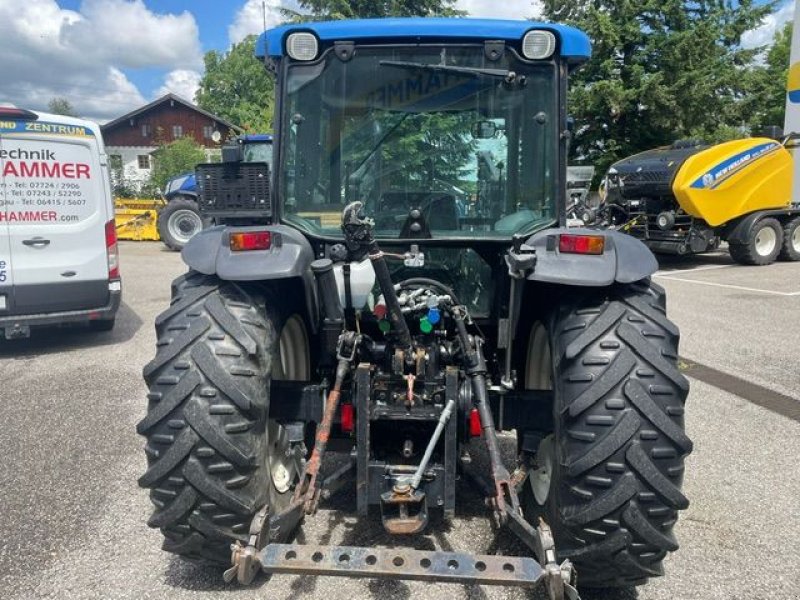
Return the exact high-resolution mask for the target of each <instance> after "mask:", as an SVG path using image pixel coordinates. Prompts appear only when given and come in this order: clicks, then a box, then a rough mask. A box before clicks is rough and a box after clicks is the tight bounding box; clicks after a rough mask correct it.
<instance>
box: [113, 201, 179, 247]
mask: <svg viewBox="0 0 800 600" xmlns="http://www.w3.org/2000/svg"><path fill="white" fill-rule="evenodd" d="M165 205H166V201H165V200H162V199H155V200H152V199H142V198H117V199H116V200H115V201H114V221H115V223H116V227H117V239H120V240H134V241H137V242H141V241H156V242H157V241H159V240H160V239H161V237H160V236H159V235H158V227H157V225H156V222H157V220H158V211H160V210H161V209H162V208H163V207H164V206H165Z"/></svg>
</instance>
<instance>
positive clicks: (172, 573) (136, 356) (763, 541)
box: [0, 243, 800, 600]
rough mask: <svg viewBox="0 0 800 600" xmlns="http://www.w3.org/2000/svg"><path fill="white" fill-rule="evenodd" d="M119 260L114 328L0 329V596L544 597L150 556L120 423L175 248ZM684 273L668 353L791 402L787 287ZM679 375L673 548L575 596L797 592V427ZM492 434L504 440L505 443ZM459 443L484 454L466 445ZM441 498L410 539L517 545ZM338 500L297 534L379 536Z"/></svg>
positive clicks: (657, 599)
mask: <svg viewBox="0 0 800 600" xmlns="http://www.w3.org/2000/svg"><path fill="white" fill-rule="evenodd" d="M122 260H123V274H124V277H125V289H124V298H125V304H124V306H123V309H122V311H121V312H120V315H119V322H118V327H117V328H116V329H115V330H114V331H113V332H111V333H107V334H97V333H92V332H88V331H85V330H63V331H61V330H48V331H41V332H35V335H34V338H33V339H31V340H29V341H24V342H15V343H13V344H10V343H3V342H0V381H2V383H3V394H2V397H3V401H4V406H5V408H6V410H5V427H3V428H2V429H0V453H1V454H2V455H3V456H4V457H5V460H4V461H3V462H2V463H0V481H2V485H1V486H0V506H2V510H0V531H3V532H4V533H5V535H4V536H3V539H2V541H1V542H0V597H1V598H4V599H6V598H9V599H13V600H27V599H29V598H58V599H72V598H87V599H88V598H104V599H106V598H108V599H112V598H113V599H116V598H120V599H121V598H131V599H145V598H153V599H161V598H164V599H166V598H169V599H173V598H174V599H180V598H202V599H205V598H215V599H218V598H223V597H224V598H229V599H231V600H244V599H249V598H264V597H267V596H268V597H270V598H274V599H282V598H287V599H288V598H294V597H297V596H301V595H302V596H307V597H312V598H324V599H325V600H336V599H340V598H341V599H350V598H355V597H359V598H361V597H376V598H381V599H382V600H384V599H389V598H398V599H405V598H439V597H454V598H455V597H464V598H483V597H486V598H517V597H519V598H522V597H526V598H542V597H543V596H541V595H540V594H536V593H524V592H522V591H520V590H512V589H507V588H490V587H477V586H461V585H433V584H424V583H411V582H409V583H405V582H378V581H372V580H360V581H357V580H343V579H334V578H327V577H324V578H313V577H294V576H275V577H273V578H272V579H271V580H269V581H267V580H266V579H260V580H259V581H257V582H256V584H255V585H254V586H252V587H250V588H239V587H235V586H226V585H224V584H222V583H221V579H220V577H219V573H218V572H214V571H208V570H204V569H201V568H198V567H196V566H193V565H189V564H186V563H184V562H183V561H181V560H179V559H176V558H174V557H171V556H170V555H167V554H165V553H163V552H161V551H160V549H159V546H160V541H161V539H160V537H161V536H160V534H159V533H158V532H157V531H152V530H149V529H148V528H147V527H146V525H145V521H146V519H147V516H148V515H149V513H150V504H149V501H148V500H147V497H146V494H145V493H144V491H142V490H140V489H139V488H138V487H137V486H136V478H137V477H138V476H139V475H140V474H141V473H142V472H143V470H144V453H143V451H142V446H143V441H142V439H141V438H139V437H137V435H136V434H135V431H134V425H135V423H136V422H137V421H138V420H139V419H140V418H141V416H142V415H143V414H144V407H145V401H144V394H145V390H144V386H143V384H142V381H141V367H142V365H144V364H145V363H146V362H147V361H148V360H149V359H150V358H151V356H152V353H153V350H154V334H153V331H152V325H151V324H152V322H153V319H154V317H155V315H156V313H158V312H159V311H160V310H162V309H163V308H164V307H165V306H166V305H167V303H168V296H169V282H170V281H171V279H172V278H173V277H174V276H176V275H178V274H179V273H181V272H182V271H183V269H182V266H181V264H180V260H179V257H178V255H176V254H172V253H168V252H165V251H163V250H162V249H161V246H160V245H158V244H132V243H127V244H123V246H122ZM711 264H713V261H712V263H711ZM695 266H696V265H695ZM701 266H702V265H701ZM690 267H691V265H690ZM786 267H787V265H777V266H775V267H769V268H766V269H759V270H758V271H757V275H758V276H759V277H762V278H763V281H762V280H760V282H759V285H758V286H755V287H758V288H765V289H766V288H768V286H769V285H773V286H777V285H778V284H780V285H783V286H784V287H786V285H788V284H791V283H792V282H794V283H795V284H797V282H800V277H798V276H799V275H800V265H788V267H790V269H787V268H786ZM676 268H679V267H676ZM771 269H775V270H781V272H780V275H777V274H776V273H775V272H773V271H771ZM748 270H749V269H748ZM720 272H721V273H724V272H725V271H724V270H720ZM701 273H703V272H701V271H698V272H695V273H693V274H678V275H675V274H673V275H672V276H671V277H672V279H670V277H662V278H661V280H662V283H663V284H664V285H666V286H667V287H668V290H669V302H670V310H671V314H672V316H673V318H675V319H676V320H677V321H678V323H679V325H680V326H681V328H682V330H683V333H684V339H685V340H686V342H685V344H684V347H683V350H684V352H683V354H684V355H686V356H688V357H689V358H691V359H692V360H696V361H698V362H702V363H704V364H708V365H711V366H714V367H716V368H719V369H723V370H726V371H729V372H731V373H735V374H737V375H738V376H740V377H745V378H748V379H752V380H753V381H759V382H760V383H762V384H763V385H767V386H768V387H771V388H773V389H776V390H779V391H783V392H784V393H788V394H791V395H793V396H794V397H797V398H800V382H798V378H797V374H796V373H797V371H796V364H797V358H796V353H795V354H794V355H791V353H790V352H786V351H784V348H786V347H787V346H783V345H782V342H784V341H786V342H787V343H788V342H789V341H790V340H796V335H794V334H796V333H797V327H796V326H795V324H794V323H792V327H787V326H786V322H784V324H781V323H780V322H777V321H779V320H780V318H781V316H782V315H784V316H786V317H787V318H788V317H790V316H791V313H794V314H795V315H796V314H797V308H798V305H800V296H778V295H775V296H774V298H772V297H770V299H769V300H768V301H766V302H762V301H763V298H762V297H763V296H769V295H768V294H763V293H755V292H746V291H742V290H734V289H733V288H725V287H716V286H706V285H699V284H694V283H686V282H684V281H676V280H675V279H674V278H675V277H680V278H681V279H690V278H693V277H694V278H697V277H701ZM711 273H712V271H709V273H708V274H709V275H710V274H711ZM718 275H719V274H717V273H715V274H714V276H715V277H718ZM733 275H735V276H736V277H744V273H743V272H739V273H732V276H733ZM773 279H775V280H776V281H775V282H773V281H772V280H773ZM713 281H715V282H722V283H725V282H728V281H731V279H719V278H718V279H714V280H713ZM736 281H738V280H736ZM787 282H788V284H787ZM725 284H726V285H727V283H725ZM734 285H741V286H745V287H746V284H742V283H734ZM750 285H752V282H751V283H750ZM796 287H797V288H798V290H800V284H797V285H796ZM769 289H778V290H779V289H783V288H779V287H773V288H769ZM784 291H788V288H786V290H784ZM698 292H699V293H698ZM737 294H738V295H739V296H737ZM784 303H785V304H784ZM711 308H714V310H713V311H712V312H711V313H709V314H706V313H705V311H708V310H710V309H711ZM701 313H703V317H702V318H698V314H701ZM788 322H790V321H788ZM765 328H766V329H765ZM788 347H789V348H792V350H794V348H795V347H796V342H795V343H794V344H791V345H790V346H788ZM743 349H749V350H748V352H744V351H743ZM793 365H795V366H794V367H793ZM792 371H793V372H792ZM692 383H693V387H692V391H691V394H690V397H689V404H688V407H687V414H686V419H687V428H688V431H689V434H690V436H691V437H692V438H693V439H694V441H695V451H694V453H693V454H692V456H691V457H690V459H689V461H688V464H687V474H686V481H685V489H686V493H687V495H688V496H689V498H690V499H691V501H692V505H691V506H690V508H689V510H688V511H686V513H684V514H683V517H682V519H681V520H680V521H679V523H678V526H677V535H678V538H679V541H680V542H681V549H680V550H679V551H678V552H677V553H675V554H673V555H672V556H671V557H670V558H669V559H668V561H667V564H666V570H667V574H666V576H665V577H664V578H661V579H659V580H655V581H653V582H651V583H650V584H649V585H647V586H646V587H644V588H639V589H638V590H621V591H616V592H613V593H597V592H588V591H587V592H585V593H584V595H583V598H584V600H587V599H588V600H618V599H619V600H628V599H633V598H638V599H639V600H661V599H664V600H676V599H677V600H694V599H697V600H709V599H710V598H714V599H715V600H717V599H719V600H725V599H728V600H734V599H736V600H767V599H770V600H772V599H775V598H781V599H784V598H785V599H793V598H800V581H799V577H798V573H800V541H798V540H800V502H798V501H797V498H798V497H800V478H798V477H797V472H798V471H797V463H796V461H797V458H796V457H797V456H800V423H797V422H794V421H790V420H788V419H785V418H783V417H781V416H778V415H775V414H773V413H771V412H769V411H766V410H764V409H762V408H759V407H757V406H754V405H752V404H750V403H749V402H747V401H745V400H743V399H741V398H738V397H737V396H733V395H730V394H727V393H724V392H721V391H719V390H717V389H715V388H712V387H709V386H707V385H705V384H702V383H700V382H694V381H693V382H692ZM767 433H768V434H767ZM765 434H767V435H765ZM502 441H503V445H504V448H505V449H506V450H507V451H511V449H512V443H513V442H512V439H511V438H504V439H503V440H502ZM474 456H475V459H476V460H478V461H481V460H485V456H484V455H483V454H482V453H481V452H478V451H476V452H475V453H474ZM458 497H459V499H460V501H461V507H462V509H461V511H460V513H459V515H458V518H457V519H456V521H455V522H454V524H453V525H452V526H451V527H450V528H449V529H447V530H446V531H443V532H441V533H432V534H430V535H427V536H424V537H421V538H419V539H418V540H417V542H416V544H415V547H417V548H420V549H434V548H436V549H442V550H450V549H465V550H468V551H473V552H489V553H491V552H493V551H495V550H500V551H504V552H509V553H515V552H521V551H522V549H521V548H520V547H519V546H518V545H517V543H516V542H515V541H514V540H513V539H512V538H511V537H510V536H508V535H503V534H501V535H500V536H495V534H494V533H493V532H492V530H491V528H490V527H489V524H488V521H487V519H486V518H484V516H483V511H482V510H480V509H479V508H475V509H472V508H469V505H470V504H472V505H475V504H477V502H472V503H471V502H470V498H475V496H474V494H472V492H471V490H469V489H468V488H467V487H466V486H463V487H462V489H460V490H459V494H458ZM353 505H354V501H353V498H352V497H351V496H348V495H347V494H343V495H339V496H336V497H334V498H333V499H331V500H330V501H328V502H327V503H324V504H323V507H322V509H321V510H320V512H319V513H318V515H317V516H316V517H315V518H313V519H311V520H309V521H308V522H307V523H306V525H305V526H304V528H303V531H302V533H301V534H300V536H299V538H298V541H300V542H307V543H326V544H328V543H331V544H341V543H344V544H353V545H374V544H378V545H387V546H388V545H391V543H392V541H391V540H390V538H389V537H388V536H386V535H384V533H383V531H382V529H381V527H380V524H379V523H378V522H377V521H371V522H366V523H363V522H358V520H357V519H356V518H355V517H354V516H353V514H352V512H351V511H352V510H353V508H354V506H353ZM465 506H466V507H467V508H464V507H465ZM756 517H757V518H756Z"/></svg>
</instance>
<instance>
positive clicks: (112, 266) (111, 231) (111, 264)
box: [106, 219, 119, 279]
mask: <svg viewBox="0 0 800 600" xmlns="http://www.w3.org/2000/svg"><path fill="white" fill-rule="evenodd" d="M106 254H107V255H108V278H109V279H119V248H118V247H117V224H116V223H115V222H114V220H113V219H112V220H111V221H109V222H108V223H106Z"/></svg>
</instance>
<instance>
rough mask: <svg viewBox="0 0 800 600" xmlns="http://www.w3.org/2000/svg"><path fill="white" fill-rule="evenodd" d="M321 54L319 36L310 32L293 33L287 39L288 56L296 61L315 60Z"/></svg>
mask: <svg viewBox="0 0 800 600" xmlns="http://www.w3.org/2000/svg"><path fill="white" fill-rule="evenodd" d="M318 52H319V42H318V41H317V36H315V35H314V34H313V33H310V32H308V31H300V32H297V33H292V34H290V35H289V37H288V38H286V54H288V55H289V58H293V59H295V60H314V59H315V58H316V57H317V53H318Z"/></svg>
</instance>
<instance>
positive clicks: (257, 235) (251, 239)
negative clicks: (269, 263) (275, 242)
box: [230, 231, 272, 252]
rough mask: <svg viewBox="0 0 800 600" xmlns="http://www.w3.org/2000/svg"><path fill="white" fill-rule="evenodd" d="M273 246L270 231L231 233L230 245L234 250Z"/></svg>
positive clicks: (241, 250)
mask: <svg viewBox="0 0 800 600" xmlns="http://www.w3.org/2000/svg"><path fill="white" fill-rule="evenodd" d="M271 246H272V234H271V233H270V232H269V231H245V232H238V233H231V241H230V247H231V250H233V251H234V252H247V251H250V250H269V249H270V247H271Z"/></svg>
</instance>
